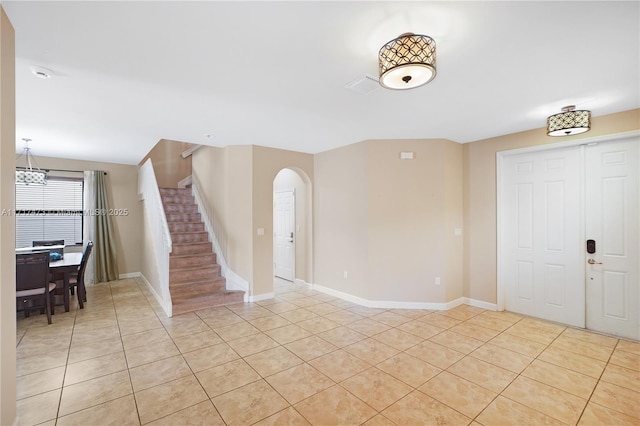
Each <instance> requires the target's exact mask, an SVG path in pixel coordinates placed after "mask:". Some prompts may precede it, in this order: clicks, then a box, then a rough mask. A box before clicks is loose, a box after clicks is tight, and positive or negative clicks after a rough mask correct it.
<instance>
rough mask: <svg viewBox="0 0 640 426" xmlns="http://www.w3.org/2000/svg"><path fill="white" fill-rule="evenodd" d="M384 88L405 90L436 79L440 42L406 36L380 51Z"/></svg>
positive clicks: (391, 42)
mask: <svg viewBox="0 0 640 426" xmlns="http://www.w3.org/2000/svg"><path fill="white" fill-rule="evenodd" d="M378 71H379V73H380V80H379V81H380V85H382V87H386V88H387V89H394V90H403V89H413V88H415V87H420V86H423V85H425V84H427V83H428V82H430V81H431V80H433V78H434V77H435V76H436V42H435V41H434V40H433V39H432V38H431V37H429V36H426V35H420V34H414V33H404V34H402V35H400V37H398V38H395V39H393V40H391V41H390V42H388V43H387V44H385V45H384V46H382V48H380V52H378Z"/></svg>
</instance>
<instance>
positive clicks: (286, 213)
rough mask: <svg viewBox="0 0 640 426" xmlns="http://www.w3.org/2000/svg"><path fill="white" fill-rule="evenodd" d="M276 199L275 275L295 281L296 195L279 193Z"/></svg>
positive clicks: (274, 234) (275, 194)
mask: <svg viewBox="0 0 640 426" xmlns="http://www.w3.org/2000/svg"><path fill="white" fill-rule="evenodd" d="M273 198H274V215H273V217H274V231H273V240H274V255H273V262H274V274H275V276H276V277H279V278H283V279H285V280H288V281H293V278H294V274H295V244H294V233H293V232H294V229H295V217H296V215H295V195H294V191H293V190H288V191H278V192H275V193H274V194H273Z"/></svg>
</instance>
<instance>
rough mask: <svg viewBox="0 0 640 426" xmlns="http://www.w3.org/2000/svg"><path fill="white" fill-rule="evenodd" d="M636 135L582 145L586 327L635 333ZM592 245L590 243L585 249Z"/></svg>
mask: <svg viewBox="0 0 640 426" xmlns="http://www.w3.org/2000/svg"><path fill="white" fill-rule="evenodd" d="M639 145H640V143H639V142H638V139H637V138H636V139H635V140H630V141H620V142H609V143H600V144H597V145H591V146H587V147H586V155H585V159H586V174H585V175H586V185H587V191H586V203H585V204H586V238H587V239H588V240H593V248H594V249H595V252H594V253H587V255H586V256H587V259H588V261H587V263H586V268H587V269H586V272H587V273H586V275H587V281H586V282H587V328H589V329H593V330H597V331H601V332H604V333H610V334H615V335H619V336H623V337H629V338H632V339H640V321H639V316H640V292H639V285H638V281H639V279H640V277H639V274H638V268H639V266H638V263H640V253H639V245H640V241H639V240H640V238H639V237H638V234H639V233H640V226H639V222H640V211H639V209H638V201H639V200H638V198H639V194H638V191H639V190H640V189H639V187H638V186H639V185H638V180H639V176H638V166H639V159H638V156H639V151H640V150H639V149H638V146H639ZM591 251H593V249H592V250H591Z"/></svg>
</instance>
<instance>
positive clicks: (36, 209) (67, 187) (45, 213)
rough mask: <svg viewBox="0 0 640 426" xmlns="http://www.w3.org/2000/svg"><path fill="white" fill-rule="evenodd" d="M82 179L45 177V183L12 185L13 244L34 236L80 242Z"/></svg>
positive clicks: (22, 244) (25, 242)
mask: <svg viewBox="0 0 640 426" xmlns="http://www.w3.org/2000/svg"><path fill="white" fill-rule="evenodd" d="M83 186H84V183H83V180H82V179H68V178H64V179H63V178H57V179H56V178H55V177H48V178H47V184H46V185H16V247H29V246H31V244H32V242H33V241H34V240H64V243H65V244H66V245H74V244H82V219H83V205H82V199H83V197H82V192H83Z"/></svg>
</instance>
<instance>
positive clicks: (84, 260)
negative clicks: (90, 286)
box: [78, 241, 93, 285]
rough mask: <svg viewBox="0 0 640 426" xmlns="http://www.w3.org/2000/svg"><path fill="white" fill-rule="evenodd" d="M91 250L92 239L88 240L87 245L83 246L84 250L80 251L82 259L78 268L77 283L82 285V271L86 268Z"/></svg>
mask: <svg viewBox="0 0 640 426" xmlns="http://www.w3.org/2000/svg"><path fill="white" fill-rule="evenodd" d="M92 250H93V241H89V242H88V243H87V246H86V247H85V248H84V252H83V253H82V260H81V261H80V268H79V269H78V284H80V283H82V284H83V285H84V271H85V269H86V268H87V263H88V261H89V256H91V251H92Z"/></svg>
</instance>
